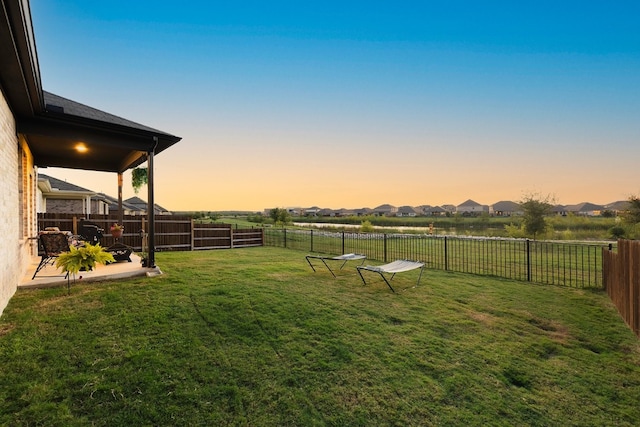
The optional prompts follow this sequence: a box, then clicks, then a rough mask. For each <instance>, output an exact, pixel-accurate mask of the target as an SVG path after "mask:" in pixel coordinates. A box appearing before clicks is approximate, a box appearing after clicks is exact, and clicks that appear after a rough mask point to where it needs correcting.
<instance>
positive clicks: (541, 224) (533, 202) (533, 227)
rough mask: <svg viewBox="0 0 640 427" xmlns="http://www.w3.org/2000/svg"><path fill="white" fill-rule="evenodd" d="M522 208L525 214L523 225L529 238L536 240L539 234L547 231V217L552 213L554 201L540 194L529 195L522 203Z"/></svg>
mask: <svg viewBox="0 0 640 427" xmlns="http://www.w3.org/2000/svg"><path fill="white" fill-rule="evenodd" d="M520 206H521V207H522V210H523V212H524V215H523V216H522V223H523V225H524V230H525V232H526V234H527V235H528V236H532V237H533V239H534V240H535V239H536V237H537V236H538V235H539V234H542V233H544V232H545V230H546V229H547V223H546V221H545V216H547V215H549V214H550V213H551V209H552V208H553V199H552V198H551V196H544V197H543V196H541V195H539V194H527V195H525V196H524V197H523V199H522V200H521V201H520Z"/></svg>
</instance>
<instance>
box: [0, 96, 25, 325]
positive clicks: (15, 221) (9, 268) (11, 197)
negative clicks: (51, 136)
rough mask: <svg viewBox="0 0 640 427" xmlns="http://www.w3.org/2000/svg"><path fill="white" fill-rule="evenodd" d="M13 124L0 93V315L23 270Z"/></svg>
mask: <svg viewBox="0 0 640 427" xmlns="http://www.w3.org/2000/svg"><path fill="white" fill-rule="evenodd" d="M18 147H19V143H18V138H17V136H16V125H15V120H14V118H13V114H12V112H11V110H10V109H9V105H8V104H7V101H6V99H5V98H4V94H2V92H0V180H1V181H2V185H1V186H0V212H2V215H0V235H1V236H3V237H2V239H0V314H1V313H2V311H3V310H4V308H5V307H6V306H7V303H8V302H9V299H10V298H11V297H12V296H13V294H14V293H15V291H16V289H17V286H18V282H19V281H20V279H21V277H22V274H23V273H24V270H23V269H24V267H25V258H26V256H25V254H24V250H23V249H22V248H23V246H24V239H23V238H22V230H21V220H20V217H21V212H20V204H21V202H20V191H19V188H20V185H19V182H18V180H19V177H20V175H21V173H20V170H19V168H20V157H19V151H20V150H19V149H18Z"/></svg>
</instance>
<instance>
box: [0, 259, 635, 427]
mask: <svg viewBox="0 0 640 427" xmlns="http://www.w3.org/2000/svg"><path fill="white" fill-rule="evenodd" d="M304 255H305V252H300V251H293V250H286V249H278V248H268V247H259V248H250V249H249V248H248V249H238V250H234V251H200V252H167V253H159V254H158V256H157V261H158V263H159V265H161V266H162V270H163V271H164V273H165V274H164V275H162V276H160V277H156V278H153V279H151V278H138V279H131V280H126V281H119V282H106V283H101V284H97V285H96V284H91V285H89V284H86V285H83V284H80V285H77V286H75V287H73V288H72V293H71V296H66V291H65V290H63V289H44V290H38V291H21V292H18V294H16V295H15V296H14V298H13V299H12V300H11V301H10V303H9V306H8V307H7V308H6V309H5V312H4V314H3V316H2V317H1V318H0V365H1V366H2V370H0V384H3V387H0V402H2V404H1V405H0V407H1V411H0V425H65V426H74V425H97V426H102V425H175V426H180V425H185V426H186V425H223V424H224V425H316V426H332V425H350V426H371V425H426V426H429V425H523V426H524V425H528V426H549V425H562V426H565V425H566V426H569V425H575V426H583V425H598V426H635V425H638V421H639V420H640V406H639V405H638V401H640V348H639V344H638V340H637V339H636V338H635V336H634V335H633V333H632V332H631V331H630V330H629V329H628V328H627V327H626V326H625V325H624V323H623V322H622V321H621V320H620V318H619V316H618V314H617V313H616V310H615V308H614V307H613V305H612V304H611V302H610V301H609V299H608V297H607V295H606V294H605V293H604V292H602V291H599V290H584V289H568V288H561V287H555V286H540V285H532V284H529V283H524V282H518V281H513V280H505V279H496V278H491V277H480V276H474V275H465V274H457V273H447V272H442V271H430V270H427V272H426V275H425V276H423V281H422V282H421V285H420V287H417V288H410V289H407V290H406V291H404V292H401V293H397V294H393V293H391V292H389V290H388V288H387V287H386V285H385V284H384V283H383V282H382V281H380V280H378V281H375V280H374V281H373V282H372V283H370V284H369V285H368V286H363V285H362V282H361V281H360V280H359V278H358V276H357V275H356V273H355V271H353V269H352V268H348V269H345V270H342V271H340V272H339V274H338V278H337V279H333V278H332V276H331V275H330V274H329V273H327V272H323V271H318V272H317V273H313V272H312V271H311V269H309V266H308V265H307V264H306V262H305V260H304ZM414 279H415V278H414V277H411V276H402V275H399V276H397V277H396V278H395V279H394V282H395V281H397V283H398V287H399V288H401V287H405V286H410V285H413V284H414Z"/></svg>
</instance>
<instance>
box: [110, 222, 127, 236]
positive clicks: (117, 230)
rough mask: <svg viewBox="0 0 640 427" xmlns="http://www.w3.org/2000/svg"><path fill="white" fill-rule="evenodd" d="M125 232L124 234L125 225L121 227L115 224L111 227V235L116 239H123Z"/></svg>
mask: <svg viewBox="0 0 640 427" xmlns="http://www.w3.org/2000/svg"><path fill="white" fill-rule="evenodd" d="M123 232H124V225H120V224H118V223H115V222H114V223H113V225H112V226H111V235H112V236H113V237H114V238H115V239H119V238H120V237H122V233H123Z"/></svg>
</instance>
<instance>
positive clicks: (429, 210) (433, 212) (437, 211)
mask: <svg viewBox="0 0 640 427" xmlns="http://www.w3.org/2000/svg"><path fill="white" fill-rule="evenodd" d="M417 209H418V210H420V212H421V214H422V215H425V216H444V215H446V213H447V211H446V210H444V209H443V208H441V207H440V206H431V205H420V206H418V207H417Z"/></svg>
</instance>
